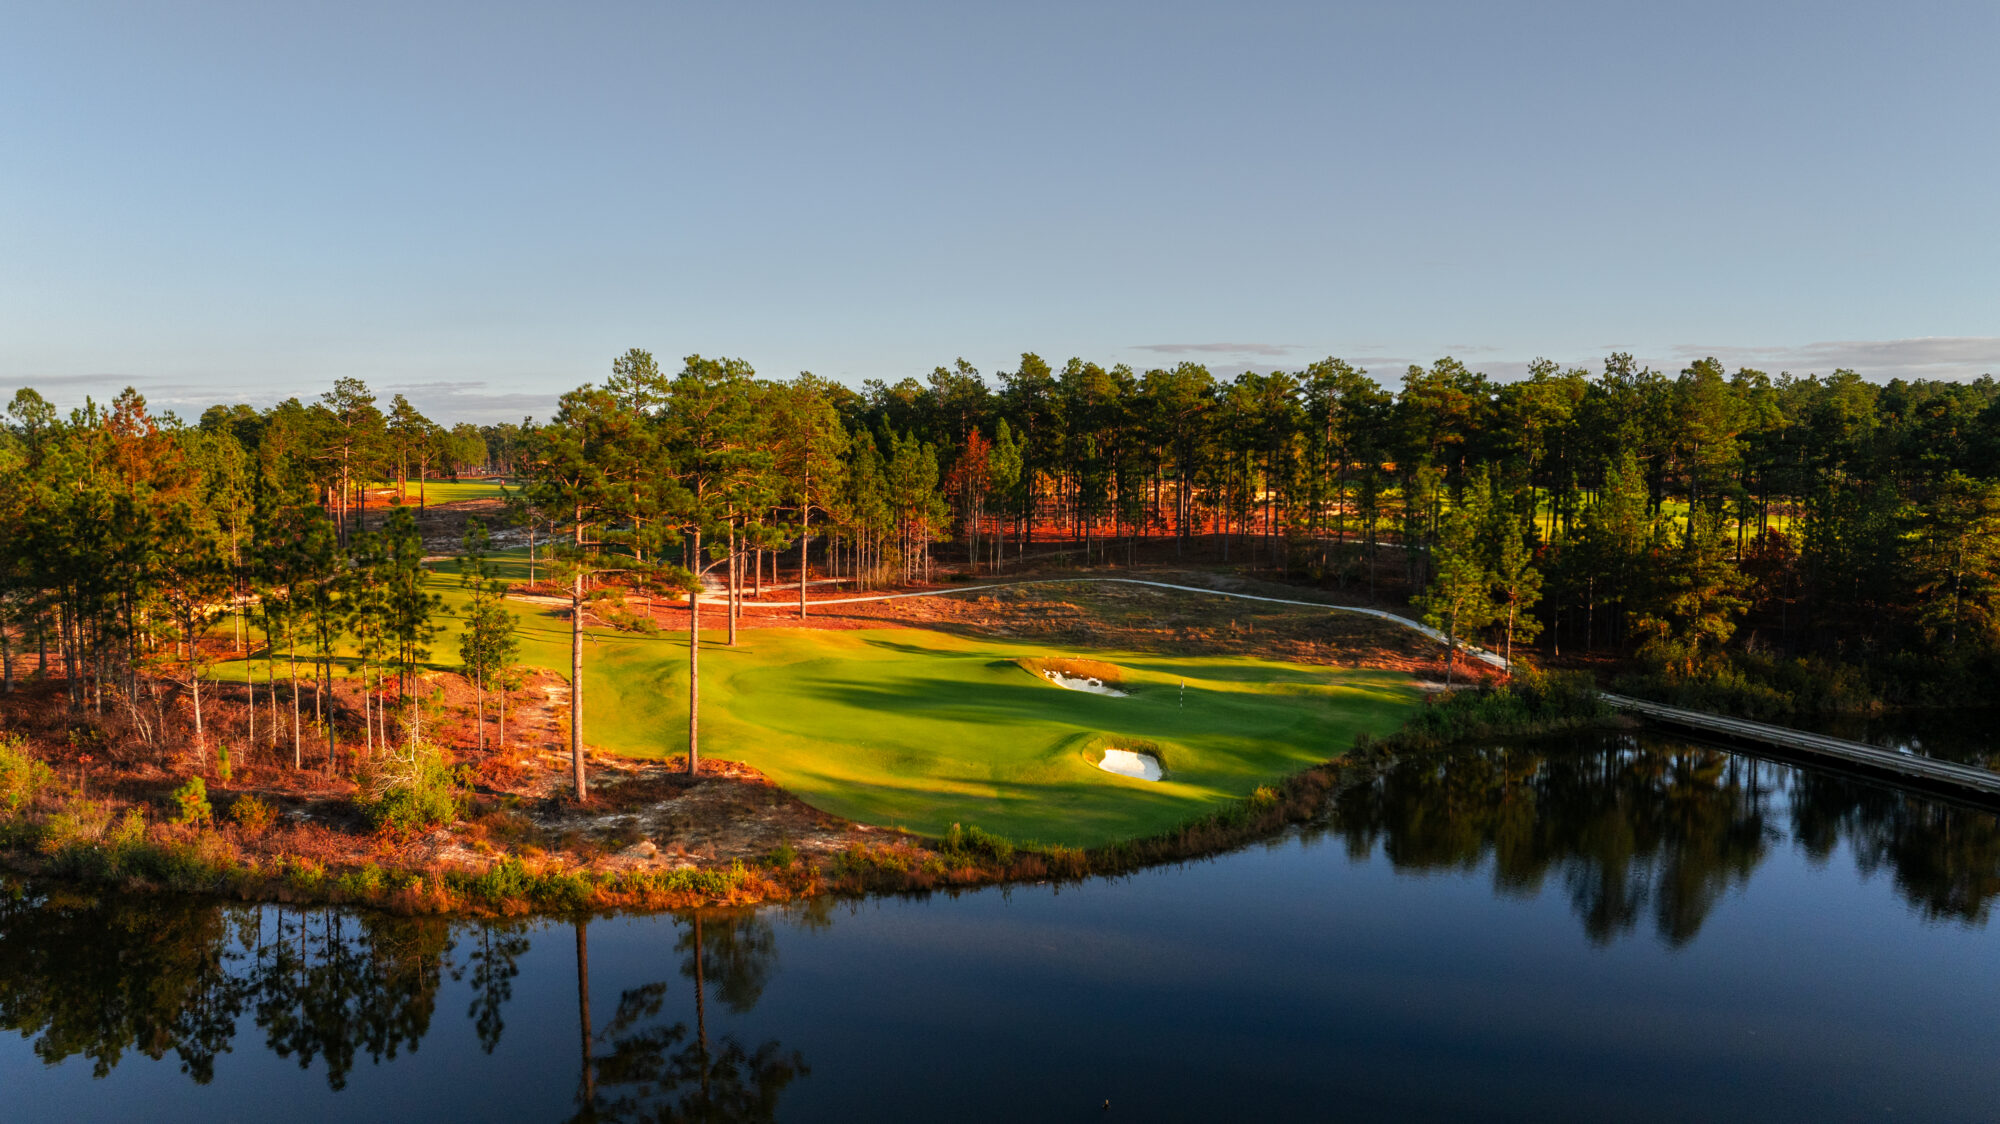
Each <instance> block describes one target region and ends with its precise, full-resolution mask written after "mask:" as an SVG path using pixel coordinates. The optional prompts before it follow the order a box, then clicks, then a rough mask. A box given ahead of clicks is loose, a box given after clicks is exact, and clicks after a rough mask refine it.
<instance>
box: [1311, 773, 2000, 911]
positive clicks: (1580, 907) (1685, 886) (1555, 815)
mask: <svg viewBox="0 0 2000 1124" xmlns="http://www.w3.org/2000/svg"><path fill="white" fill-rule="evenodd" d="M1786 806H1789V809H1790V821H1791V822H1790V825H1789V826H1790V828H1791V831H1792V834H1793V836H1794V838H1795V839H1796V840H1797V841H1798V844H1799V845H1800V847H1801V848H1802V849H1804V850H1805V851H1806V853H1807V854H1809V855H1812V856H1814V857H1816V858H1818V859H1820V860H1822V861H1824V860H1825V859H1826V858H1827V857H1828V856H1830V855H1831V854H1832V852H1833V851H1834V849H1835V847H1836V845H1837V844H1839V843H1841V842H1843V841H1844V842H1846V843H1847V844H1848V846H1849V849H1850V850H1851V851H1852V852H1853V854H1854V856H1855V861H1856V863H1857V864H1858V865H1859V866H1860V868H1861V869H1862V871H1863V872H1864V873H1872V872H1874V871H1876V870H1878V869H1881V868H1885V867H1886V868H1888V869H1890V870H1892V871H1893V872H1894V877H1895V885H1896V888H1897V890H1898V892H1900V893H1901V894H1902V895H1903V896H1904V898H1905V899H1907V900H1908V901H1909V902H1910V903H1911V904H1912V905H1914V906H1916V907H1917V908H1918V909H1920V910H1922V911H1923V912H1924V913H1925V914H1926V915H1927V916H1930V917H1932V918H1957V919H1960V920H1963V921H1966V922H1970V923H1978V924H1983V923H1984V922H1985V920H1986V916H1987V912H1988V909H1989V907H1990V905H1991V903H1992V900H1993V897H1994V895H1995V893H1996V892H2000V821H1997V820H1996V819H1995V817H1994V816H1993V815H1991V814H1989V813H1985V812H1980V811H1973V810H1969V809H1964V808H1959V807H1954V806H1952V805H1950V804H1946V803H1941V802H1939V801H1936V800H1932V799H1929V798H1926V797H1923V796H1918V795H1913V794H1908V793H1903V792H1899V791H1896V790H1892V789H1886V788H1880V787H1876V786H1873V785H1869V784H1865V783H1862V782H1859V781H1852V780H1848V779H1845V778H1842V777H1837V776H1829V775H1826V774H1821V773H1815V772H1811V771H1807V770H1798V769H1793V768H1791V767H1788V766H1783V765H1776V764H1771V763H1767V762H1760V761H1757V760H1754V759H1752V758H1747V757H1741V756H1738V755H1736V754H1732V753H1728V752H1725V751H1723V750H1720V749H1711V748H1706V747H1702V746H1696V745H1691V744H1689V743H1686V742H1676V741H1665V740H1655V739H1653V738H1651V737H1649V736H1645V735H1615V736H1607V737H1603V738H1589V739H1583V740H1580V741H1577V742H1569V743H1552V742H1547V741H1539V742H1535V743H1529V744H1523V745H1518V746H1497V747H1490V748H1484V749H1477V750H1456V751H1453V752H1450V753H1444V754H1439V755H1436V756H1426V757H1422V758H1416V759H1412V760H1410V761H1406V762H1404V763H1402V764H1400V765H1398V766H1397V767H1395V768H1392V769H1390V770H1388V771H1387V772H1385V773H1384V774H1382V775H1381V776H1379V777H1377V778H1376V779H1375V780H1374V781H1373V782H1371V783H1368V784H1363V785H1359V786H1356V787H1353V788H1350V789H1348V790H1346V791H1344V792H1342V793H1341V794H1340V795H1339V796H1338V797H1336V798H1335V801H1334V806H1333V816H1332V818H1331V822H1330V824H1329V825H1328V826H1327V827H1326V828H1324V829H1322V830H1324V831H1328V832H1331V833H1333V834H1335V835H1337V836H1338V837H1340V838H1342V839H1343V840H1344V841H1345V843H1346V845H1347V848H1348V852H1349V854H1351V855H1353V856H1355V857H1356V858H1361V857H1364V856H1366V855H1368V854H1370V853H1372V852H1373V851H1374V849H1375V847H1376V846H1377V845H1380V847H1381V848H1382V852H1383V854H1384V856H1385V857H1386V858H1387V859H1388V860H1389V862H1390V863H1391V864H1392V865H1393V866H1394V867H1395V868H1396V869H1398V870H1405V871H1424V870H1444V869H1456V870H1463V871H1468V872H1469V871H1473V870H1477V869H1479V868H1480V867H1481V866H1483V865H1485V864H1487V863H1489V862H1490V863H1491V865H1492V871H1493V885H1494V890H1495V892H1496V893H1499V894H1503V895H1509V896H1533V895H1535V894H1539V893H1540V892H1541V890H1542V889H1543V887H1544V885H1545V884H1546V883H1547V882H1548V881H1549V880H1550V879H1551V877H1553V878H1555V879H1556V880H1557V881H1558V882H1559V883H1560V884H1561V885H1562V887H1563V888H1564V891H1565V892H1566V893H1567V894H1568V896H1569V899H1570V902H1571V905H1572V907H1573V908H1574V910H1575V912H1576V914H1577V916H1578V917H1579V918H1580V919H1581V920H1582V922H1583V927H1584V931H1585V932H1586V933H1587V934H1588V935H1589V936H1590V939H1591V940H1592V941H1595V942H1598V943H1605V942H1608V941H1611V940H1613V939H1615V938H1616V937H1618V936H1620V935H1623V934H1626V933H1629V932H1632V931H1633V930H1634V929H1636V928H1637V926H1638V924H1639V922H1640V920H1641V919H1642V918H1645V917H1647V916H1650V917H1651V919H1652V923H1653V927H1654V929H1655V930H1656V931H1657V932H1658V934H1659V935H1660V937H1661V938H1662V939H1663V940H1665V941H1666V942H1667V943H1668V944H1669V945H1673V946H1679V945H1683V944H1686V943H1687V942H1689V941H1691V940H1693V939H1694V938H1695V936H1696V934H1697V933H1699V932H1700V930H1701V926H1702V923H1703V922H1704V921H1706V920H1707V918H1708V916H1709V914H1710V912H1711V911H1712V910H1713V909H1714V908H1715V905H1716V903H1717V902H1718V901H1720V900H1721V898H1722V897H1723V895H1724V894H1726V893H1728V892H1729V891H1730V890H1731V889H1734V888H1740V887H1741V886H1743V885H1745V884H1746V883H1747V882H1748V881H1749V878H1750V875H1751V872H1752V871H1754V870H1755V869H1756V868H1757V866H1758V864H1759V863H1761V862H1762V861H1763V860H1764V858H1765V857H1766V856H1767V855H1768V854H1769V853H1770V849H1771V848H1772V847H1773V846H1774V845H1776V844H1778V843H1779V842H1781V840H1782V838H1783V832H1782V831H1781V830H1780V826H1779V824H1778V823H1777V822H1775V819H1774V817H1777V816H1778V815H1779V814H1780V813H1781V812H1782V811H1783V809H1784V808H1785V807H1786Z"/></svg>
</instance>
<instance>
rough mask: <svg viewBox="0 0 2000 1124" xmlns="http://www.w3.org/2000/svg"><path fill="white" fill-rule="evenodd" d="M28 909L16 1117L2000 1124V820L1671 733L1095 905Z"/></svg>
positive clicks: (1239, 855) (15, 993) (0, 957)
mask: <svg viewBox="0 0 2000 1124" xmlns="http://www.w3.org/2000/svg"><path fill="white" fill-rule="evenodd" d="M15 891H16V892H15V893H14V894H13V895H12V896H11V897H10V898H8V899H7V900H5V901H4V902H0V1027H4V1028H6V1029H7V1030H9V1031H11V1032H12V1033H10V1034H7V1035H5V1036H4V1037H0V1089H4V1094H0V1095H4V1097H5V1102H4V1103H5V1111H4V1115H5V1116H6V1118H7V1119H9V1120H70V1121H73V1120H78V1119H104V1118H112V1117H120V1118H126V1119H145V1120H190V1121H193V1120H202V1121H209V1120H216V1119H235V1118H272V1117H279V1116H282V1117H283V1118H285V1119H288V1120H296V1121H304V1120H321V1119H356V1118H364V1117H379V1118H389V1119H409V1118H422V1119H436V1120H457V1119H464V1120H474V1119H478V1120H501V1119H505V1120H567V1119H579V1118H581V1119H599V1120H613V1119H648V1120H659V1119H669V1120H672V1119H705V1120H729V1119H770V1118H778V1119H787V1120H794V1119H796V1120H817V1119H851V1118H855V1117H857V1116H862V1115H866V1116H867V1117H870V1118H878V1119H902V1118H918V1117H921V1118H928V1119H949V1120H958V1119H994V1120H1022V1119H1055V1120H1061V1119H1075V1120H1085V1119H1089V1120H1103V1119H1110V1118H1111V1117H1112V1116H1114V1115H1115V1116H1117V1117H1120V1118H1126V1119H1218V1118H1231V1117H1235V1118H1243V1117H1280V1116H1282V1117H1287V1118H1301V1117H1303V1118H1327V1117H1336V1116H1337V1117H1384V1116H1392V1117H1397V1118H1419V1119H1421V1118H1440V1119H1442V1118H1463V1117H1466V1116H1477V1117H1481V1118H1502V1119H1505V1118H1512V1119H1537V1120H1540V1119H1551V1118H1557V1119H1560V1118H1592V1119H1603V1118H1619V1119H1654V1120H1685V1119H1690V1118H1697V1119H1718V1118H1737V1119H1772V1118H1783V1119H1795V1118H1802V1117H1812V1118H1818V1119H1824V1118H1838V1119H1847V1118H1856V1117H1885V1116H1897V1117H1901V1118H1904V1119H1922V1120H1955V1119H1965V1120H1973V1119H1991V1118H1992V1116H1993V1114H1994V1106H1995V1105H1996V1104H2000V1066H1995V1065H1994V1064H1993V1059H1994V1058H1995V1056H1996V1055H2000V940H1997V939H1996V936H1995V933H1994V932H1993V930H1992V928H1991V926H1990V924H1989V921H1990V913H1991V907H1992V903H1993V899H1994V897H1995V895H1996V894H1997V893H2000V822H1996V820H1995V818H1994V817H1993V816H1992V815H1991V814H1989V813H1986V812H1982V811H1976V810H1968V809H1964V808H1960V807H1956V806H1953V805H1950V804H1947V803H1943V802H1939V801H1935V800H1931V799H1927V798H1923V797H1917V796H1909V795H1903V794H1900V793H1897V792H1895V791H1892V790H1888V789H1883V788H1877V787H1873V786H1870V785H1867V784H1864V783H1861V782H1857V781H1852V780H1848V779H1844V778H1841V777H1836V776H1830V775H1825V774H1820V773H1817V772H1814V771H1812V770H1809V769H1801V768H1795V767H1790V766H1782V765H1775V764H1770V763H1763V762H1759V761H1756V760H1754V759H1751V758H1748V757H1743V756H1739V755H1736V754H1733V753H1729V752H1726V751H1723V750H1719V749H1713V748H1708V747H1703V746H1698V745H1695V744H1692V743H1689V742H1685V741H1681V740H1677V739H1673V738H1668V737H1663V736H1656V735H1652V734H1640V735H1630V734H1615V735H1613V734H1605V735H1590V736H1587V737H1581V738H1569V739H1559V740H1548V741H1535V742H1523V743H1516V744H1510V745H1504V746H1491V747H1484V748H1480V749H1475V750H1465V751H1459V752H1453V753H1449V754H1444V755H1440V756H1436V757H1431V758H1426V759H1422V760H1417V761H1411V762H1406V763H1404V764H1403V765H1401V766H1398V767H1397V768H1395V769H1393V770H1391V771H1389V772H1388V773H1386V774H1385V775H1383V776H1382V777H1380V778H1379V779H1378V780H1376V781H1375V782H1373V783H1371V784H1367V785H1364V786H1361V787H1357V788H1353V789H1350V790H1348V791H1347V792H1345V793H1344V794H1342V795H1341V796H1340V797H1339V798H1338V800H1337V801H1336V803H1335V805H1334V806H1333V807H1332V808H1331V809H1330V810H1329V815H1328V818H1327V821H1326V822H1325V823H1324V824H1323V825H1320V826H1316V827H1313V828H1311V829H1307V830H1301V831H1295V832H1292V833H1289V834H1287V835H1285V836H1283V837H1281V838H1278V839H1274V840H1271V841H1269V842H1267V843H1264V844H1260V845H1257V846H1254V847H1251V848H1248V849H1245V850H1241V851H1238V852H1235V853H1232V854H1228V855H1224V856H1221V857H1219V858H1216V859H1213V860H1208V861H1203V862H1197V863H1191V864H1187V865H1184V866H1174V867H1166V868H1159V869H1154V870H1149V871H1145V872H1142V873H1139V874H1136V875H1133V876H1131V877H1126V878H1119V879H1109V880H1105V879H1098V880H1091V881H1087V882H1084V883H1081V884H1072V885H1064V886H1046V885H1045V886H1017V887H1012V888H996V889H988V890H981V891H976V892H970V893H964V894H959V895H956V896H947V895H934V896H931V897H928V898H921V899H919V898H884V899H869V900H865V901H837V902H836V901H816V902H812V903H807V904H805V905H800V906H792V907H786V908H769V909H764V910H741V911H710V912H705V913H702V914H699V915H693V914H690V915H661V916H621V917H606V918H594V919H590V920H588V921H584V920H574V921H572V920H570V919H540V920H535V921H529V922H497V923H471V922H463V921H459V922H447V921H442V920H437V919H418V920H411V919H404V918H393V917H385V916H380V915H371V914H355V913H346V912H342V911H339V910H331V909H316V908H308V909H300V908H296V907H288V906H266V907H248V906H240V905H216V904H214V903H201V902H187V901H175V900H168V899H154V898H92V897H88V896H81V895H76V894H74V893H68V892H64V891H61V890H43V891H39V892H33V891H29V890H27V889H26V888H22V887H16V888H15ZM1106 1101H1109V1102H1110V1105H1109V1108H1108V1109H1107V1108H1106V1107H1105V1104H1104V1102H1106Z"/></svg>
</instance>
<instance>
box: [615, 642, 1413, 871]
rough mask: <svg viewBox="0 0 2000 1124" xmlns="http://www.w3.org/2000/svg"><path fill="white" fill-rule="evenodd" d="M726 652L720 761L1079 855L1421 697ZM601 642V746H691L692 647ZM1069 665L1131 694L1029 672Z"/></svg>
mask: <svg viewBox="0 0 2000 1124" xmlns="http://www.w3.org/2000/svg"><path fill="white" fill-rule="evenodd" d="M709 644H710V637H709V636H707V635H706V634H704V637H703V651H702V703H703V705H702V730H703V742H704V744H705V745H706V746H707V750H708V752H710V753H714V754H717V755H721V756H727V757H731V758H735V759H739V760H742V761H745V762H747V763H749V764H751V765H754V766H756V767H757V768H759V769H762V770H763V771H764V772H766V773H767V774H769V775H770V776H771V777H772V779H774V780H776V781H777V782H778V783H779V784H781V785H783V786H784V787H785V788H786V789H787V790H789V791H791V792H793V793H795V794H797V795H798V796H799V797H800V798H802V799H804V800H805V801H806V802H807V803H810V804H812V805H813V806H815V807H817V808H821V809H824V810H826V811H829V812H832V813H834V814H836V815H841V816H846V817H848V818H850V819H855V820H860V821H863V822H866V823H874V824H886V825H894V826H900V827H907V828H909V829H911V830H913V831H918V832H921V833H924V834H926V835H936V834H939V833H942V832H944V831H945V830H947V829H949V828H950V827H951V825H952V824H954V823H962V824H967V825H977V826H979V827H982V828H985V829H986V830H988V831H992V832H997V833H999V834H1001V835H1006V836H1009V837H1011V838H1014V839H1017V840H1021V841H1032V842H1040V843H1062V844H1068V845H1073V846H1074V845H1081V846H1091V845H1096V844H1100V843H1108V842H1111V841H1113V840H1117V839H1126V838H1133V837H1136V836H1144V835H1150V834H1153V833H1155V832H1160V831H1164V830H1166V829H1168V828H1171V827H1173V826H1175V825H1176V824H1179V823H1181V822H1183V821H1186V820H1188V819H1191V818H1193V817H1195V816H1198V815H1201V814H1204V813H1206V812H1209V811H1213V810H1215V809H1216V808H1217V807H1218V806H1220V805H1222V804H1223V803H1225V802H1227V801H1230V800H1236V799H1241V798H1242V797H1245V796H1247V795H1249V794H1250V791H1251V790H1252V789H1253V788H1255V787H1256V786H1257V785H1260V784H1268V783H1270V782H1271V781H1273V780H1275V779H1277V778H1279V777H1282V776H1284V775H1286V774H1288V773H1292V772H1296V771H1298V770H1299V769H1303V768H1305V767H1307V766H1309V765H1313V764H1316V763H1318V762H1320V761H1324V760H1326V759H1327V758H1328V757H1332V756H1334V755H1336V754H1338V753H1340V752H1341V751H1342V750H1345V749H1346V748H1347V747H1348V746H1349V745H1350V744H1351V743H1352V742H1353V739H1354V735H1355V734H1356V733H1359V732H1361V731H1364V730H1366V731H1369V732H1370V733H1374V734H1377V735H1380V734H1385V733H1387V732H1389V731H1390V730H1393V729H1394V728H1395V727H1397V726H1398V725H1400V724H1401V723H1402V721H1403V718H1404V716H1405V711H1406V709H1407V708H1408V707H1410V706H1411V705H1413V704H1414V703H1415V701H1416V698H1417V692H1416V691H1415V690H1414V688H1413V686H1412V685H1411V683H1410V680H1409V677H1408V676H1405V675H1401V674H1398V673H1394V672H1371V671H1348V670H1340V669H1329V668H1317V667H1305V666H1301V665H1296V664H1284V663H1277V662H1272V661H1267V660H1254V659H1227V658H1213V657H1205V658H1187V659H1177V658H1167V657H1161V656H1149V655H1138V654H1129V653H1116V652H1095V651H1093V652H1082V653H1077V652H1071V651H1066V650H1059V649H1052V648H1048V647H1044V646H1041V645H1035V644H1025V643H1018V642H1012V641H1001V640H988V639H973V638H966V637H959V636H953V635H949V634H945V633H937V632H921V631H915V630H910V629H881V630H866V631H856V632H814V631H805V630H791V629H758V630H755V631H745V632H744V633H742V643H741V645H740V646H739V647H737V648H736V649H734V650H731V649H728V648H726V647H722V646H720V645H716V646H715V647H713V648H712V649H711V647H710V646H709ZM597 647H598V651H597V653H595V655H596V658H597V665H596V667H595V669H594V674H593V672H592V671H589V670H587V671H586V673H585V692H586V701H587V706H588V708H589V709H587V710H586V722H589V721H590V715H591V714H592V713H594V714H596V715H597V716H598V718H597V720H596V728H595V732H593V733H591V734H590V738H591V740H592V741H593V742H594V743H596V744H599V745H602V746H604V747H606V748H609V749H613V750H616V751H618V752H621V753H628V754H633V755H635V756H646V755H660V754H669V753H676V752H679V751H680V750H681V749H682V748H683V746H684V744H685V739H684V736H683V734H684V730H685V726H686V721H687V710H686V699H687V673H686V657H687V640H686V637H685V636H678V637H674V638H671V639H664V640H652V641H627V642H620V641H607V642H605V643H602V644H600V645H598V646H597ZM662 647H664V648H666V649H667V652H666V653H662V652H660V650H659V649H661V648H662ZM663 654H665V655H668V657H669V658H668V659H667V660H665V661H662V659H661V656H662V655H663ZM1066 655H1087V656H1089V657H1091V658H1093V659H1099V660H1105V661H1108V662H1112V663H1116V664H1118V665H1119V666H1120V667H1121V668H1123V669H1124V671H1125V673H1126V677H1127V683H1126V687H1127V689H1129V690H1130V691H1131V692H1132V693H1131V695H1130V697H1127V698H1110V697H1105V696H1100V695H1092V694H1086V693H1084V692H1080V691H1069V690H1064V689H1063V688H1061V687H1057V686H1055V685H1054V684H1051V683H1048V682H1046V681H1044V680H1042V679H1041V678H1039V677H1038V676H1036V675H1034V674H1033V673H1031V672H1029V671H1026V670H1023V669H1022V668H1021V667H1020V666H1019V665H1018V664H1016V663H1015V662H1014V661H1015V660H1017V659H1020V658H1023V657H1036V656H1058V657H1059V656H1066ZM1182 679H1185V680H1186V681H1187V699H1186V705H1185V706H1183V705H1181V702H1180V682H1181V680H1182ZM593 689H594V690H595V691H596V696H595V698H594V699H591V698H589V692H590V691H592V690H593ZM1126 739H1141V740H1143V741H1146V742H1151V743H1154V744H1156V745H1158V746H1159V747H1160V749H1161V751H1162V756H1163V757H1164V758H1165V762H1166V768H1167V775H1166V778H1165V779H1164V780H1161V781H1158V782H1147V781H1141V780H1135V779H1131V778H1127V777H1121V776H1117V775H1114V774H1112V773H1107V772H1105V771H1103V770H1101V769H1099V768H1097V767H1096V759H1095V755H1094V754H1093V752H1092V751H1093V750H1101V749H1102V748H1104V747H1105V746H1106V745H1107V744H1108V745H1109V746H1111V747H1118V746H1120V745H1129V744H1131V743H1130V741H1129V740H1126Z"/></svg>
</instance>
